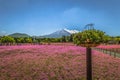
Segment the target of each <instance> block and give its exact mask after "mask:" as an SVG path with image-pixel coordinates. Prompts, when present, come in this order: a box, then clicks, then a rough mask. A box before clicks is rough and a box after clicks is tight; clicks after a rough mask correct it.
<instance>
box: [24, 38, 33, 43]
mask: <svg viewBox="0 0 120 80" xmlns="http://www.w3.org/2000/svg"><path fill="white" fill-rule="evenodd" d="M24 40H25V43H32V42H33V41H32V38H24Z"/></svg>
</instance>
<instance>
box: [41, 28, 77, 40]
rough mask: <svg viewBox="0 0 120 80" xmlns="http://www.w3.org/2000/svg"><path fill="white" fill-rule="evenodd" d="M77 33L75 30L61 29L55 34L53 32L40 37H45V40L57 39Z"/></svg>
mask: <svg viewBox="0 0 120 80" xmlns="http://www.w3.org/2000/svg"><path fill="white" fill-rule="evenodd" d="M78 32H79V31H77V30H68V29H62V30H58V31H56V32H53V33H51V34H48V35H44V36H40V37H46V38H59V37H62V36H70V35H71V34H74V33H78Z"/></svg>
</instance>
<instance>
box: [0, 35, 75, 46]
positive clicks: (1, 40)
mask: <svg viewBox="0 0 120 80" xmlns="http://www.w3.org/2000/svg"><path fill="white" fill-rule="evenodd" d="M57 42H73V35H70V36H62V37H61V38H38V37H11V36H2V37H0V45H13V44H25V43H28V44H45V43H47V44H50V43H57Z"/></svg>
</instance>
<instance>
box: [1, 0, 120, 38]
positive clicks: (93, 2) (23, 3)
mask: <svg viewBox="0 0 120 80" xmlns="http://www.w3.org/2000/svg"><path fill="white" fill-rule="evenodd" d="M119 3H120V1H119V0H0V34H12V33H16V32H17V33H26V34H29V35H37V36H39V35H46V34H50V33H52V32H55V31H57V30H60V29H64V28H67V29H70V30H72V29H75V30H79V31H81V30H83V28H84V26H85V25H86V24H89V23H94V24H95V28H96V29H100V30H103V31H104V32H106V33H107V34H109V35H111V36H119V35H120V31H119V30H120V27H119V25H120V22H119V21H120V15H119V14H120V5H119Z"/></svg>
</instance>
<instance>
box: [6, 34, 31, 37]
mask: <svg viewBox="0 0 120 80" xmlns="http://www.w3.org/2000/svg"><path fill="white" fill-rule="evenodd" d="M8 36H11V37H30V36H29V35H28V34H25V33H13V34H10V35H8Z"/></svg>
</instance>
